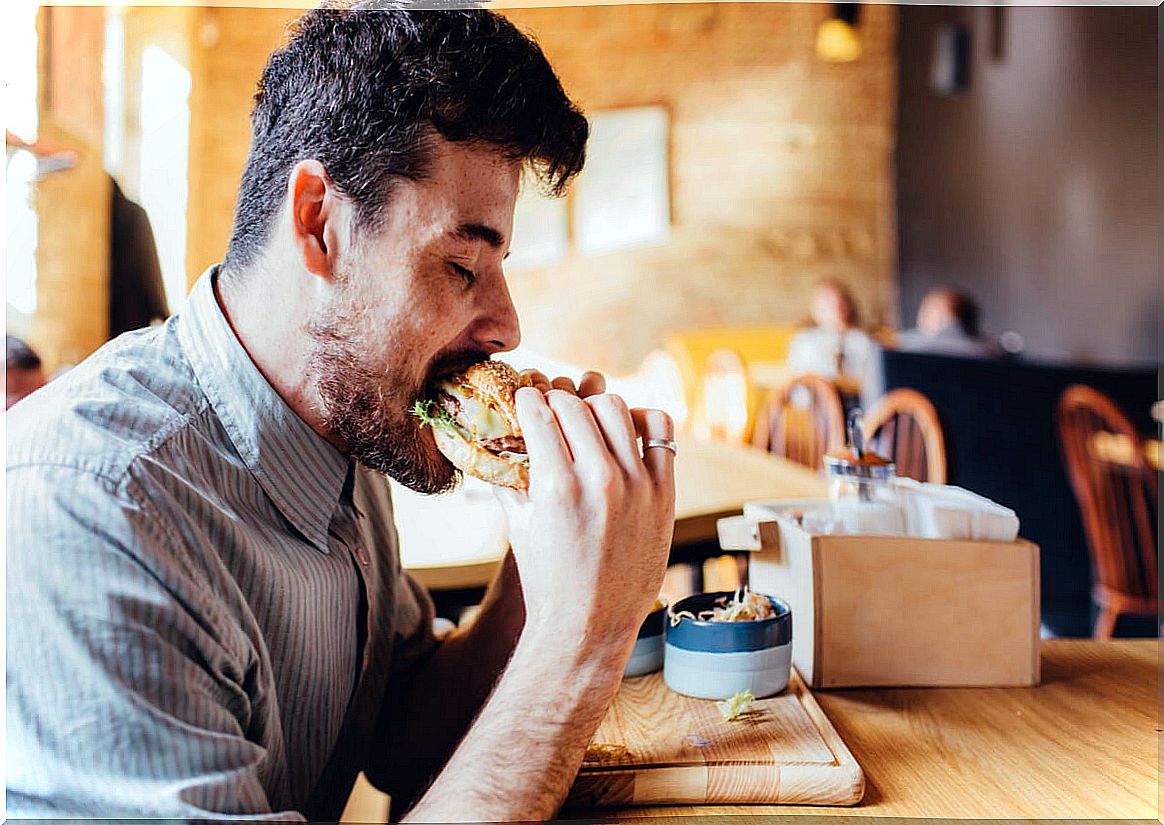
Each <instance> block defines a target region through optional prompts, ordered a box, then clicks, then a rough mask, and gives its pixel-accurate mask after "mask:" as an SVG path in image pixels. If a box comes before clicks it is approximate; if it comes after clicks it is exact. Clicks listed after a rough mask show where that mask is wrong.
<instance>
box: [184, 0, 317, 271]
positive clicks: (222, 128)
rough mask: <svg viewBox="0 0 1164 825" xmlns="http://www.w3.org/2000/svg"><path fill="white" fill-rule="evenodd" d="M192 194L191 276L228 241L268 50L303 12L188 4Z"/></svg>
mask: <svg viewBox="0 0 1164 825" xmlns="http://www.w3.org/2000/svg"><path fill="white" fill-rule="evenodd" d="M191 11H192V12H193V13H194V14H195V15H196V17H195V20H194V23H193V26H192V28H193V44H192V45H193V48H192V57H191V62H190V73H191V76H192V77H193V90H192V92H191V94H190V132H191V134H190V190H189V191H190V195H189V207H188V211H187V224H186V231H187V235H186V270H187V276H188V277H189V278H190V280H191V283H193V281H194V280H195V279H196V278H197V277H198V276H199V275H200V274H201V273H202V271H203V270H204V269H205V268H206V267H207V266H209V265H211V264H213V263H217V262H218V261H221V260H222V258H223V255H224V254H225V253H226V245H227V242H228V241H229V240H230V227H231V223H232V220H233V218H234V202H235V195H236V194H237V193H238V182H239V178H240V177H241V176H242V170H243V165H244V164H245V163H246V157H247V150H248V149H249V148H250V135H251V126H250V114H251V104H252V101H253V98H254V93H255V88H256V84H257V83H258V79H259V75H260V73H261V72H262V70H263V66H264V65H266V62H267V56H268V55H269V54H270V53H271V51H273V50H274V49H275V48H277V47H278V46H279V44H280V43H282V41H283V37H284V32H285V30H286V27H287V24H288V23H290V22H291V21H292V20H294V19H295V18H296V17H298V16H299V14H301V13H302V12H300V11H296V10H287V9H257V8H198V9H193V10H191Z"/></svg>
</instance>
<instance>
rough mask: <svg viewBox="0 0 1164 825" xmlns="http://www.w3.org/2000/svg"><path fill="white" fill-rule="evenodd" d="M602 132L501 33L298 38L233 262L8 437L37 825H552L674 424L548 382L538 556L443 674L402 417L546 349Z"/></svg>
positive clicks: (529, 552)
mask: <svg viewBox="0 0 1164 825" xmlns="http://www.w3.org/2000/svg"><path fill="white" fill-rule="evenodd" d="M586 132H587V129H586V124H585V121H584V119H583V118H582V116H581V115H580V113H579V112H578V111H577V109H576V108H575V107H574V106H573V104H571V103H570V101H569V100H568V99H567V98H566V97H565V95H564V94H563V92H562V89H561V86H560V84H559V83H558V81H557V79H556V78H555V76H554V74H553V72H552V70H551V69H550V67H549V66H548V64H547V63H546V61H545V58H544V57H543V55H542V53H541V51H540V50H539V49H538V48H537V46H536V45H535V44H533V43H532V42H531V41H529V40H528V39H527V38H526V37H525V36H523V35H521V34H520V33H519V32H517V30H516V29H514V28H513V26H512V25H510V24H509V23H508V22H506V21H505V20H504V19H503V18H501V17H500V16H498V15H495V14H492V13H489V12H485V11H481V10H473V11H458V12H440V13H435V12H424V13H413V14H409V13H407V12H402V11H390V12H369V11H355V10H342V9H336V8H331V9H322V10H314V11H311V12H309V13H308V14H306V15H305V16H304V17H303V18H302V20H301V21H300V22H299V24H298V25H297V27H296V28H295V30H294V31H293V33H292V35H291V37H290V40H289V42H288V44H287V45H286V46H285V47H283V48H282V49H280V50H279V51H277V52H276V53H274V54H273V55H272V56H271V59H270V61H269V63H268V65H267V67H266V69H265V70H264V73H263V76H262V80H261V82H260V88H259V93H258V95H257V98H256V104H255V109H254V114H253V135H252V146H251V151H250V155H249V157H248V160H247V165H246V169H245V172H244V174H243V178H242V182H241V184H240V192H239V196H238V203H237V208H236V215H235V225H234V230H233V235H232V237H231V241H230V245H229V248H228V249H227V252H226V256H225V260H224V262H223V264H222V266H221V267H218V268H214V269H212V270H210V271H209V272H207V273H206V274H205V275H204V276H203V277H202V278H201V279H200V280H199V282H198V283H197V284H196V285H195V287H194V288H193V291H192V293H191V295H190V298H189V301H188V303H187V307H186V309H185V310H184V311H183V312H182V313H181V315H180V316H178V317H176V318H172V319H170V320H169V321H167V322H166V323H165V324H164V325H162V326H161V327H156V328H153V329H150V330H148V331H143V332H141V333H134V334H130V335H127V336H123V337H122V338H120V339H118V340H117V341H115V342H113V343H111V344H109V345H107V346H106V347H105V348H103V349H102V350H101V351H100V352H98V353H97V354H96V355H94V356H93V357H92V358H91V359H89V360H88V361H86V362H84V363H82V364H81V365H79V366H78V367H77V368H76V369H74V370H73V371H71V372H70V373H69V374H68V375H67V376H65V377H64V378H62V379H61V380H60V381H59V382H58V383H57V384H55V385H54V386H52V387H50V388H49V389H48V390H46V391H45V392H44V393H42V394H41V395H40V397H39V398H38V399H36V401H38V402H39V403H35V402H29V403H28V404H25V405H22V407H23V409H18V410H16V411H14V413H13V417H12V419H11V420H10V422H9V427H10V428H11V429H12V430H13V431H14V432H17V431H18V432H20V433H21V435H22V436H24V437H22V438H20V439H12V440H10V443H13V442H18V443H19V445H20V446H19V447H17V448H15V449H10V450H9V454H8V513H9V519H8V524H9V527H8V627H9V635H8V669H7V679H8V739H9V744H8V771H9V774H8V805H9V811H8V813H9V815H10V816H55V817H66V816H67V817H97V816H102V817H131V816H133V817H149V818H155V817H158V818H161V817H183V818H186V817H190V818H198V817H211V818H216V819H218V818H231V817H235V818H244V819H264V818H265V819H291V818H304V817H306V818H308V819H310V820H332V821H334V820H335V819H336V818H337V817H338V815H339V813H340V811H341V808H342V806H343V803H344V800H345V799H346V797H347V795H348V793H349V791H350V788H351V786H352V782H353V779H354V777H355V775H356V773H357V772H358V771H360V770H364V771H366V772H367V774H368V776H369V777H370V778H371V780H372V781H373V782H374V783H375V784H376V785H378V786H379V787H381V788H383V789H384V790H386V791H388V792H389V793H390V794H391V795H392V797H393V800H394V805H397V806H402V808H403V809H408V808H409V807H410V806H411V810H410V812H409V814H408V817H409V818H411V819H416V820H419V821H456V820H467V819H472V820H491V821H497V820H514V819H542V818H547V817H550V816H552V815H553V814H554V812H555V811H556V810H557V808H558V807H559V806H560V804H561V802H562V800H563V798H564V796H565V794H566V792H567V790H568V788H569V786H570V784H571V782H572V779H573V776H574V774H575V772H576V770H577V768H578V766H579V764H580V763H581V760H582V757H583V753H584V750H585V747H586V744H587V741H588V739H589V737H590V736H591V734H592V733H593V731H594V730H595V729H596V727H597V725H598V722H599V721H600V719H601V716H602V715H603V713H604V711H605V709H606V707H607V705H608V704H609V702H610V700H611V698H612V697H613V695H614V693H615V691H616V690H617V687H618V684H619V680H620V677H621V673H622V670H623V667H624V666H625V664H626V661H627V660H628V658H629V656H630V650H631V647H632V646H633V643H634V637H635V630H636V629H637V627H638V625H639V623H640V622H641V620H642V619H643V617H644V616H645V615H646V613H647V612H648V610H649V609H650V607H651V604H652V602H653V600H654V598H655V596H656V594H657V592H658V589H659V586H660V584H661V582H662V577H663V571H664V567H665V562H666V555H667V550H668V545H669V541H670V532H671V529H672V525H673V519H674V511H673V508H674V480H673V475H672V469H673V467H672V460H673V454H672V452H671V451H670V450H669V449H663V448H648V449H645V450H641V449H640V448H639V447H638V445H637V442H636V436H642V437H643V438H644V440H646V439H652V440H655V439H660V440H663V441H668V440H670V439H671V438H672V437H673V433H672V429H671V422H670V420H669V419H668V418H667V416H666V415H664V414H663V413H661V412H658V411H654V410H627V408H626V406H625V405H624V404H623V402H622V401H621V400H620V399H618V398H617V397H614V396H610V395H605V394H602V389H603V382H602V379H601V377H600V376H597V375H595V374H589V375H588V376H587V377H586V378H585V379H584V380H583V381H582V382H581V383H582V386H580V387H578V388H577V393H576V394H575V392H572V391H571V390H572V389H573V387H572V385H571V384H569V382H568V381H565V380H561V379H559V380H556V381H555V382H554V386H555V387H558V388H559V389H555V390H551V389H550V384H549V382H547V381H546V379H545V378H544V377H543V376H540V375H535V376H533V378H534V381H535V384H536V385H538V386H539V387H540V389H534V388H527V389H522V390H520V391H519V392H518V398H517V413H518V417H519V420H520V422H521V425H522V428H523V431H524V435H525V438H526V441H527V447H528V451H529V457H530V488H529V493H528V496H527V495H524V494H516V493H515V494H513V495H507V496H505V497H503V503H504V505H505V510H506V514H507V518H508V520H509V528H510V538H511V544H512V553H511V555H510V556H509V557H507V559H506V561H505V562H504V564H503V565H502V570H501V572H500V573H499V575H498V577H497V579H496V580H495V581H494V582H493V583H492V585H491V586H490V588H489V591H488V593H487V595H486V597H485V601H484V604H483V607H482V610H481V613H480V615H479V617H478V619H477V620H476V622H475V623H474V624H473V625H472V626H471V627H470V628H469V629H468V630H465V631H458V632H456V633H454V634H453V635H452V636H450V637H448V638H446V639H444V641H443V642H440V643H438V642H437V641H436V640H435V639H434V638H433V636H432V634H431V631H430V628H431V621H432V606H431V602H430V600H429V599H428V597H427V595H426V594H425V593H424V592H423V591H422V589H421V588H419V587H418V586H417V585H416V584H415V582H414V581H413V580H412V579H411V578H410V577H409V576H407V575H406V574H404V573H402V572H401V570H400V562H399V557H398V554H397V551H396V535H395V532H394V530H393V527H392V522H391V505H390V502H389V499H388V491H387V487H386V483H385V481H384V479H383V477H382V476H381V475H379V474H378V473H379V472H383V473H388V474H390V475H392V476H394V477H395V478H397V479H398V480H400V481H401V482H403V483H405V484H407V485H409V486H410V487H412V488H413V489H416V490H421V491H428V492H434V491H439V490H443V489H446V488H448V487H449V486H450V484H452V483H453V482H454V471H453V469H452V467H451V465H449V464H448V462H447V461H445V459H444V458H443V457H441V455H440V454H439V453H438V452H437V451H436V449H435V445H434V442H433V440H432V436H431V434H430V432H429V431H428V430H421V429H420V428H419V427H418V426H417V422H416V421H415V420H414V419H412V418H411V417H409V416H408V414H407V410H408V408H409V407H410V406H411V405H412V404H413V402H414V401H415V400H416V399H417V398H418V397H419V396H421V395H422V394H423V393H424V392H425V387H426V385H428V384H429V383H430V382H431V381H432V379H434V378H435V377H437V376H439V375H441V374H443V373H446V372H448V371H449V370H452V369H457V368H461V367H464V366H466V365H468V364H469V363H471V362H474V361H477V360H480V359H483V358H485V357H488V356H489V355H491V354H493V353H496V352H501V351H505V350H508V349H511V348H513V347H514V346H516V345H517V343H518V337H519V332H518V323H517V317H516V314H515V312H514V307H513V305H512V303H511V301H510V298H509V294H508V291H507V288H506V285H505V280H504V277H503V274H502V259H503V258H504V256H505V253H506V250H507V247H508V245H509V239H510V232H511V229H512V222H513V210H514V203H515V199H516V196H517V191H518V181H519V176H520V173H521V171H522V169H523V167H528V168H532V169H534V170H536V171H538V172H539V173H540V175H541V178H542V181H543V183H544V184H545V185H546V186H547V187H548V188H550V189H553V190H556V191H561V189H562V188H563V187H564V186H565V185H566V183H567V181H568V180H569V179H570V177H571V176H572V175H574V174H575V173H576V172H577V171H578V170H579V168H580V167H581V164H582V158H583V154H584V143H585V137H586ZM16 514H19V516H17V515H16ZM414 800H415V804H413V801H414ZM397 810H398V811H399V810H401V808H400V807H398V808H397Z"/></svg>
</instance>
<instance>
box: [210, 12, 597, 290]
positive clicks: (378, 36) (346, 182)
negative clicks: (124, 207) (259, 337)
mask: <svg viewBox="0 0 1164 825" xmlns="http://www.w3.org/2000/svg"><path fill="white" fill-rule="evenodd" d="M400 5H401V4H398V3H397V4H383V3H379V4H376V3H354V4H351V3H348V4H343V5H340V4H336V3H328V4H325V5H324V6H321V7H319V8H316V9H313V10H312V11H309V12H308V13H307V14H305V15H303V17H301V18H300V19H299V20H298V21H296V23H295V24H294V25H293V26H292V29H291V32H290V36H289V38H288V41H287V43H286V44H285V45H284V46H283V47H282V48H280V49H278V50H277V51H275V52H274V53H273V54H272V55H271V57H270V59H269V60H268V62H267V66H266V68H265V69H264V70H263V74H262V78H261V79H260V81H259V88H258V92H257V93H256V95H255V105H254V111H253V112H252V115H251V122H252V130H251V148H250V152H249V154H248V156H247V162H246V167H245V169H244V171H243V176H242V181H241V183H240V184H239V193H238V202H237V204H236V206H235V215H234V227H233V230H232V232H231V239H230V245H229V247H228V249H227V253H226V259H225V262H224V268H225V269H226V270H228V271H229V270H238V269H240V268H242V267H244V266H246V265H247V264H249V263H251V262H252V261H253V260H254V259H255V257H256V256H257V254H258V252H259V251H260V249H261V248H262V246H263V244H264V243H265V242H266V239H267V236H268V233H269V231H270V227H271V224H272V221H273V219H274V216H275V214H276V212H277V211H278V209H279V206H280V204H281V202H282V199H283V195H284V192H285V190H286V186H287V178H288V175H289V174H290V172H291V169H292V167H294V165H295V164H296V163H298V162H299V161H300V160H304V159H308V158H312V159H315V160H318V161H319V162H320V163H322V164H323V166H324V168H325V169H327V172H328V174H329V175H330V177H331V179H332V181H333V182H334V183H335V184H336V186H337V187H338V188H339V189H340V191H341V192H342V193H343V194H344V195H345V196H346V197H348V198H350V199H351V200H352V202H353V203H354V206H355V214H356V228H357V230H361V229H373V230H374V229H375V228H376V227H377V226H378V222H379V220H380V219H381V218H382V215H383V207H384V205H385V203H386V200H387V198H388V197H389V196H390V192H391V183H392V180H393V179H400V178H404V179H409V180H414V181H416V180H423V178H424V176H425V175H426V173H427V169H428V165H429V162H430V144H431V140H432V136H433V135H434V134H436V135H440V136H442V137H444V138H445V139H446V140H449V141H453V142H461V143H473V142H476V143H485V144H488V145H492V146H494V147H497V148H498V149H500V150H502V151H503V152H504V153H505V154H506V155H508V156H509V157H511V158H513V159H514V160H521V161H523V162H524V163H525V164H526V165H527V166H528V167H529V168H531V169H532V170H533V171H534V172H535V173H536V176H537V180H538V182H539V184H540V186H541V188H542V189H543V190H544V191H546V192H548V193H550V194H554V195H560V194H562V192H563V191H564V190H565V188H566V185H567V184H568V183H569V181H570V180H571V179H572V178H573V177H574V176H575V175H576V174H577V173H578V172H579V171H581V169H582V164H583V163H584V161H585V155H586V139H587V136H588V134H589V127H588V125H587V123H586V119H585V117H583V115H582V113H581V111H579V109H578V107H577V106H576V105H575V104H574V103H573V102H571V101H570V99H569V98H568V97H567V96H566V94H565V92H564V91H563V90H562V85H561V83H560V82H559V81H558V78H557V76H556V75H555V74H554V71H553V69H551V68H550V65H549V63H548V62H547V61H546V58H545V55H544V54H542V50H541V48H540V47H539V46H538V45H537V44H536V43H535V42H534V41H533V40H532V39H531V38H529V37H528V36H526V35H525V34H523V33H522V32H520V31H518V30H517V29H516V28H515V27H514V26H513V24H512V23H510V22H509V21H508V20H506V19H505V18H504V17H502V16H501V15H499V14H496V13H494V12H491V11H487V10H484V9H480V8H465V9H459V10H448V11H436V10H426V11H418V10H415V9H411V10H409V9H405V8H400V7H399V6H400ZM384 6H393V7H390V8H384Z"/></svg>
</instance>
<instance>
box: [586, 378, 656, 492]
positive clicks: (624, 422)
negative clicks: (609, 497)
mask: <svg viewBox="0 0 1164 825" xmlns="http://www.w3.org/2000/svg"><path fill="white" fill-rule="evenodd" d="M586 403H587V404H589V405H590V410H591V412H593V413H594V420H595V421H597V422H598V427H599V429H601V430H602V435H603V437H604V438H605V439H606V446H607V448H608V449H609V450H610V451H611V452H612V453H614V454H615V456H616V457H617V458H618V463H619V464H621V465H622V468H623V470H624V471H626V473H627V475H630V476H634V475H637V474H638V473H640V472H642V469H643V459H642V456H641V455H640V454H639V445H638V443H637V442H636V441H635V425H634V422H633V421H632V420H631V416H630V410H628V409H627V407H626V402H625V401H623V400H622V398H620V397H619V396H617V395H595V396H591V397H590V398H587V399H586Z"/></svg>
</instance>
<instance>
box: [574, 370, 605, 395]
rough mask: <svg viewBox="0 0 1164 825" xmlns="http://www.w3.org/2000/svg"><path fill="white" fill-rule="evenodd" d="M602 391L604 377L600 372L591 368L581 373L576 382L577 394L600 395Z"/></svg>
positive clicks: (603, 388)
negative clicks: (580, 377)
mask: <svg viewBox="0 0 1164 825" xmlns="http://www.w3.org/2000/svg"><path fill="white" fill-rule="evenodd" d="M604 392H606V377H605V376H604V375H603V374H602V373H600V372H594V371H593V370H587V371H586V372H584V373H582V379H581V380H580V381H579V382H578V395H580V396H582V397H583V398H589V397H590V396H592V395H602V393H604Z"/></svg>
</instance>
